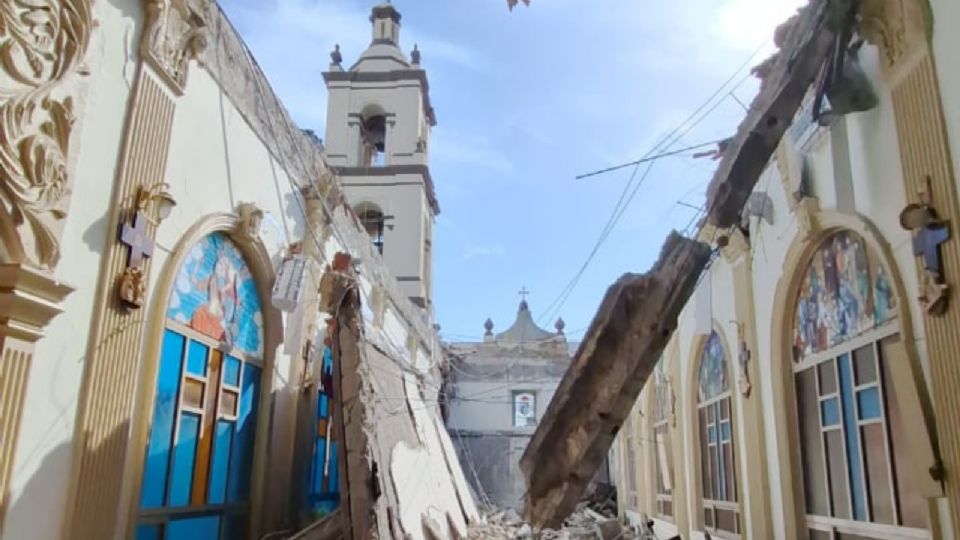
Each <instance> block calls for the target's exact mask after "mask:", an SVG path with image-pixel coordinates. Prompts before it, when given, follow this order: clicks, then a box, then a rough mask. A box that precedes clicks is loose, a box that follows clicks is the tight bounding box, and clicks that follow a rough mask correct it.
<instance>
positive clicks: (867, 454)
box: [792, 230, 929, 539]
mask: <svg viewBox="0 0 960 540" xmlns="http://www.w3.org/2000/svg"><path fill="white" fill-rule="evenodd" d="M794 299H795V301H794V306H793V315H794V321H793V347H792V348H793V358H792V360H793V366H792V368H793V374H794V385H795V386H794V388H795V391H796V394H795V395H796V411H797V417H796V419H795V420H794V423H795V425H796V428H794V429H796V430H797V432H798V439H799V442H800V444H799V446H800V454H801V458H802V459H801V462H802V463H801V468H802V478H803V487H804V505H805V508H806V525H807V528H808V530H809V532H810V537H811V538H814V539H820V538H824V539H826V538H831V534H832V532H833V531H837V532H839V533H840V537H841V538H842V537H844V535H845V534H846V535H855V536H850V537H856V538H863V539H894V538H928V537H929V533H928V532H927V530H926V529H927V526H928V524H927V504H926V500H925V499H924V497H923V494H922V493H921V492H920V485H919V483H918V481H917V479H916V478H915V477H914V475H913V474H912V470H911V467H910V466H909V465H908V463H909V460H910V457H909V452H908V451H907V449H908V445H907V439H908V438H909V435H908V432H907V430H906V427H905V423H906V422H914V421H918V420H919V419H907V418H904V417H903V415H902V413H901V407H898V406H897V401H898V400H903V399H904V398H907V397H908V396H903V395H898V391H902V390H903V389H904V385H900V386H897V385H895V384H893V376H892V369H893V367H894V366H893V362H898V361H901V362H902V361H906V359H905V358H902V357H899V356H898V355H897V354H896V353H895V348H896V347H899V346H902V345H901V343H900V340H901V336H900V334H901V331H900V321H899V317H898V313H899V310H898V303H899V299H898V298H896V294H895V293H894V286H893V283H892V280H891V277H890V276H889V274H888V272H887V270H886V269H885V268H884V267H883V265H882V264H881V263H880V262H879V258H878V256H877V255H876V254H874V253H872V252H871V251H870V250H869V249H868V248H867V245H866V242H865V241H864V240H863V239H862V238H861V237H860V236H859V235H857V234H856V233H854V232H852V231H846V230H840V231H838V232H835V233H834V234H831V235H830V236H829V237H827V238H826V239H824V240H823V241H822V242H821V244H820V245H819V247H818V248H817V250H816V251H815V252H814V253H813V256H812V258H811V260H810V261H809V262H808V263H807V266H806V269H805V271H804V273H803V278H802V280H801V283H800V287H799V290H796V291H795V296H794ZM909 399H911V400H914V399H915V396H909Z"/></svg>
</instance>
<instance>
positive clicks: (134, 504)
mask: <svg viewBox="0 0 960 540" xmlns="http://www.w3.org/2000/svg"><path fill="white" fill-rule="evenodd" d="M241 223H242V221H241V218H240V216H238V215H236V214H229V213H224V212H220V213H216V214H211V215H208V216H206V217H204V218H202V219H200V220H199V221H198V222H196V223H195V224H194V225H193V226H191V227H190V228H189V229H188V230H187V231H186V232H185V233H184V234H183V236H181V237H180V239H179V240H178V241H177V244H176V246H175V247H174V249H173V251H172V252H171V254H170V256H169V257H168V258H167V260H166V261H165V263H164V265H163V270H162V272H161V274H160V276H159V277H158V279H157V282H156V283H155V284H154V286H153V294H152V295H151V299H150V304H149V308H148V312H147V319H146V324H145V329H144V346H143V361H142V362H141V363H140V370H139V375H138V377H137V390H136V394H135V398H134V399H135V400H136V403H135V409H134V414H133V418H132V421H133V424H132V426H131V430H130V448H131V450H132V451H130V452H128V453H127V461H126V464H125V467H124V475H123V478H124V490H123V493H124V495H125V496H124V497H123V498H122V499H121V500H122V504H124V505H126V507H127V511H126V513H125V514H124V515H123V516H122V519H125V520H126V521H125V523H121V526H120V527H119V528H118V530H121V531H124V535H125V537H127V538H132V537H133V533H134V530H135V528H136V523H137V517H138V516H139V514H140V507H139V502H140V497H139V494H140V489H141V486H142V482H143V466H144V460H145V457H146V447H147V443H148V441H147V439H148V436H149V433H150V422H151V417H152V415H153V398H154V389H155V387H156V384H157V369H158V361H159V358H160V350H161V348H162V344H163V333H164V330H165V329H166V328H167V322H168V320H167V316H166V314H167V303H168V299H169V296H170V292H171V291H172V290H173V287H174V285H175V282H176V278H177V274H178V272H179V270H180V267H181V266H182V265H183V263H184V261H185V260H186V257H187V254H188V253H189V251H190V249H192V248H193V246H195V245H196V244H197V243H198V242H199V241H201V240H202V239H203V238H205V237H206V236H208V235H210V234H213V233H218V232H219V233H224V234H226V236H227V237H228V238H230V240H231V241H233V242H234V243H235V244H236V245H237V247H238V248H239V250H240V253H241V254H242V255H243V257H244V260H245V261H246V263H247V266H248V267H249V268H250V273H251V274H252V275H253V279H254V282H255V283H256V284H257V292H258V293H259V296H260V305H261V310H262V313H263V340H264V345H263V366H262V367H263V372H262V377H263V379H262V380H263V383H262V384H261V387H260V388H261V390H260V405H259V407H260V408H259V412H258V413H257V432H256V435H255V437H256V439H255V440H256V443H255V445H254V458H253V459H254V461H253V473H252V474H251V486H250V533H251V534H250V536H251V537H252V538H257V537H259V534H260V532H261V528H262V523H263V515H262V514H263V495H264V493H265V490H264V489H263V487H264V484H265V482H266V480H267V479H266V474H265V473H266V467H267V463H266V457H267V456H266V455H267V445H268V443H269V441H268V439H269V437H268V435H269V428H270V425H269V424H270V422H269V417H270V404H271V396H272V393H273V379H274V366H275V363H276V351H277V349H278V347H279V345H280V344H281V343H282V341H283V331H282V330H283V321H282V318H281V315H280V312H279V311H277V310H276V309H275V308H274V307H273V306H272V305H271V303H270V291H271V286H272V283H273V280H274V270H273V264H272V262H271V260H270V255H269V253H268V252H267V249H266V247H265V246H264V244H263V242H262V241H261V240H259V239H256V240H252V241H251V240H248V239H245V238H244V237H243V236H242V233H239V232H238V228H239V227H240V225H241ZM121 512H122V511H121Z"/></svg>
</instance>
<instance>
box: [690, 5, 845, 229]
mask: <svg viewBox="0 0 960 540" xmlns="http://www.w3.org/2000/svg"><path fill="white" fill-rule="evenodd" d="M849 5H850V0H810V3H809V4H808V5H807V6H806V7H804V8H803V9H802V10H801V11H800V12H799V13H797V14H796V15H794V17H793V18H791V19H790V20H789V21H787V22H785V23H784V24H782V25H781V26H780V27H779V28H777V31H776V34H775V38H774V40H775V42H776V43H777V45H778V46H779V47H780V51H779V52H778V53H777V54H776V55H775V56H773V57H772V58H770V59H769V60H767V61H766V62H764V63H763V64H762V65H761V66H759V67H758V68H757V69H756V70H755V73H758V74H759V75H760V76H761V78H762V83H761V87H760V93H759V94H758V95H757V97H756V98H755V99H754V100H753V102H752V103H751V105H750V109H749V111H748V113H747V116H746V117H745V118H744V119H743V122H741V123H740V126H739V127H738V128H737V134H736V136H735V137H734V138H733V140H731V141H730V143H728V145H727V147H726V148H725V149H724V151H723V159H722V160H721V161H720V165H719V166H718V167H717V170H716V171H715V172H714V175H713V179H712V180H711V181H710V185H709V187H708V188H707V221H708V222H709V223H710V224H712V225H714V226H716V227H717V228H718V229H724V228H729V227H731V226H733V225H736V224H738V223H739V222H740V214H741V212H742V211H743V207H744V205H746V203H747V199H749V198H750V193H752V192H753V188H754V187H755V186H756V184H757V180H758V179H759V178H760V175H761V174H762V173H763V170H764V168H766V166H767V163H769V161H770V157H771V156H772V155H773V152H774V150H776V148H777V145H778V144H780V139H781V138H782V137H783V134H784V133H785V132H786V130H787V128H788V127H790V124H791V123H792V122H793V118H794V116H795V115H796V112H797V109H798V108H799V107H800V104H801V102H802V101H803V98H804V96H805V95H806V93H807V90H808V89H809V88H810V85H811V84H813V82H814V80H815V79H816V77H817V75H818V73H819V72H820V68H821V67H822V66H823V64H824V60H825V59H826V58H827V56H828V55H829V54H830V53H831V51H832V48H833V47H834V42H835V40H836V36H837V30H838V28H833V27H834V26H840V25H842V24H843V19H844V15H845V13H844V11H845V10H846V9H849ZM843 46H844V47H846V44H843Z"/></svg>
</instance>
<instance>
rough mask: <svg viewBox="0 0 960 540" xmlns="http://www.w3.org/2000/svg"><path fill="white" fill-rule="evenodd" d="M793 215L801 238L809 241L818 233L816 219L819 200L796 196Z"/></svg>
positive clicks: (817, 219)
mask: <svg viewBox="0 0 960 540" xmlns="http://www.w3.org/2000/svg"><path fill="white" fill-rule="evenodd" d="M794 213H795V214H796V216H797V228H798V229H799V230H800V237H801V238H803V239H809V238H811V237H813V236H815V235H816V234H817V233H819V232H820V220H819V218H818V217H817V216H818V215H819V213H820V199H818V198H816V197H805V196H802V195H798V196H797V206H796V207H795V208H794Z"/></svg>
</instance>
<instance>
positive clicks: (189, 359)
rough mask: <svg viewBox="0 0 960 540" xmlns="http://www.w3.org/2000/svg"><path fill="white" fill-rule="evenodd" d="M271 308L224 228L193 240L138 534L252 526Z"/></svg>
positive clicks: (173, 310)
mask: <svg viewBox="0 0 960 540" xmlns="http://www.w3.org/2000/svg"><path fill="white" fill-rule="evenodd" d="M263 342H264V333H263V312H262V310H261V305H260V297H259V295H258V291H257V286H256V283H255V281H254V279H253V276H252V274H251V272H250V268H249V267H248V265H247V263H246V261H245V260H244V257H243V255H242V254H241V252H240V250H239V249H238V248H237V246H236V245H235V244H234V243H233V242H232V241H231V240H230V239H229V238H228V237H227V236H226V235H224V234H223V233H214V234H211V235H208V236H206V237H204V238H203V239H202V240H200V241H199V242H198V243H197V244H196V245H195V246H193V248H191V249H190V251H189V253H188V254H187V256H186V259H185V260H184V262H183V264H182V265H181V267H180V268H179V270H178V272H177V275H176V282H175V285H174V288H173V291H172V292H171V294H170V297H169V299H168V302H167V309H166V327H165V329H164V336H163V343H162V347H161V352H160V358H159V361H158V363H157V364H158V374H157V383H156V388H155V392H154V399H153V415H152V422H151V426H150V434H149V439H148V444H147V451H146V459H145V461H144V467H143V481H142V484H141V493H140V505H139V510H140V511H139V516H138V522H137V528H136V538H137V540H221V539H222V540H233V539H241V538H245V537H246V536H247V528H248V526H249V525H248V523H247V519H248V517H249V514H250V512H249V499H250V485H251V472H252V469H253V457H254V456H253V455H254V439H255V433H256V423H257V413H258V408H259V407H258V406H259V403H260V389H261V383H262V374H263V348H264V344H263Z"/></svg>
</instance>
